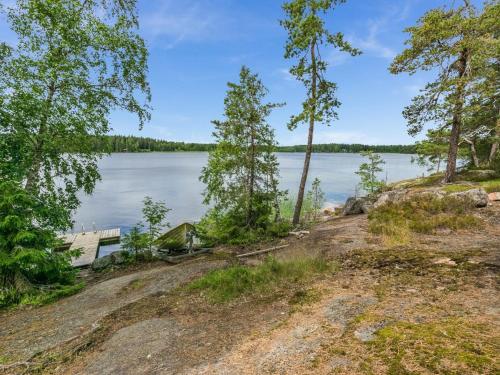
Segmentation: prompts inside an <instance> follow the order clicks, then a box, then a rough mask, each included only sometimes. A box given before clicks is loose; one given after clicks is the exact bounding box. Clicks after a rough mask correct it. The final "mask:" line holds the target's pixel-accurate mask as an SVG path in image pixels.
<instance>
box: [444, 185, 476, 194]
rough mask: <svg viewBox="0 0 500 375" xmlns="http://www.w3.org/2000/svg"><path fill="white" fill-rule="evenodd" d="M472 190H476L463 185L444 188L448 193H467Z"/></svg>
mask: <svg viewBox="0 0 500 375" xmlns="http://www.w3.org/2000/svg"><path fill="white" fill-rule="evenodd" d="M471 189H474V186H471V185H463V184H452V185H445V186H443V187H442V190H443V191H445V192H447V193H461V192H462V191H467V190H471Z"/></svg>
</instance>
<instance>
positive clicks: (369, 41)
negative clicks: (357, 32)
mask: <svg viewBox="0 0 500 375" xmlns="http://www.w3.org/2000/svg"><path fill="white" fill-rule="evenodd" d="M385 23H386V21H385V20H377V21H371V22H370V24H369V26H368V35H367V36H366V37H365V38H359V37H351V38H350V39H351V43H352V44H353V45H354V46H355V47H356V48H359V49H361V50H362V51H363V52H370V53H373V54H374V55H375V56H377V57H382V58H384V59H388V60H392V59H393V58H394V57H395V56H396V52H395V51H394V50H393V49H392V48H390V47H388V46H385V45H384V44H383V43H382V42H381V41H380V39H379V35H380V33H381V31H382V28H383V27H384V26H385Z"/></svg>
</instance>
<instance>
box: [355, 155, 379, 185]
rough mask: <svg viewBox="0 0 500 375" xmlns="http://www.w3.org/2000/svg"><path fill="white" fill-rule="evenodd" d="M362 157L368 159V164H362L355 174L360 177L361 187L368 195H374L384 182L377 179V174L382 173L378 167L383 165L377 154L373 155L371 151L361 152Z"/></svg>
mask: <svg viewBox="0 0 500 375" xmlns="http://www.w3.org/2000/svg"><path fill="white" fill-rule="evenodd" d="M361 155H362V156H365V157H368V163H362V164H361V165H360V166H359V170H358V171H357V172H355V173H356V174H357V175H359V176H361V183H360V185H361V187H362V188H363V190H364V191H366V192H367V193H369V194H373V193H376V192H377V191H378V190H380V188H381V187H382V186H384V181H381V180H378V179H377V173H380V172H382V171H383V169H382V168H380V165H382V164H385V161H384V160H382V158H381V156H380V155H379V154H374V153H373V151H363V152H361Z"/></svg>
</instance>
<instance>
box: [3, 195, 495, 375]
mask: <svg viewBox="0 0 500 375" xmlns="http://www.w3.org/2000/svg"><path fill="white" fill-rule="evenodd" d="M477 214H478V215H480V216H481V217H483V219H484V220H485V222H486V225H485V228H483V229H481V230H480V231H460V232H458V233H445V232H443V233H439V234H438V235H426V236H420V237H418V238H415V239H414V240H413V242H412V243H410V244H409V245H406V246H405V247H403V248H394V249H389V250H388V249H387V245H386V244H384V243H383V241H382V240H381V239H380V238H377V237H374V236H371V235H369V234H368V232H367V218H366V216H365V215H359V216H352V217H344V218H337V219H333V220H330V221H328V222H325V223H323V224H320V225H318V226H316V227H315V228H313V229H312V230H311V233H310V234H309V235H307V236H305V237H304V238H301V239H297V238H288V239H285V240H283V242H286V243H289V244H290V246H289V247H288V248H286V249H283V250H279V251H278V252H276V254H275V255H276V256H277V257H278V258H283V259H289V258H292V257H295V256H304V255H322V256H324V257H326V258H329V259H332V260H333V261H335V262H338V264H339V265H340V267H339V269H338V271H336V272H332V273H328V274H326V275H323V276H321V277H318V278H316V279H314V280H311V281H309V282H308V283H305V284H301V285H298V286H297V288H296V289H291V290H282V291H279V292H277V293H275V294H273V295H272V297H269V296H251V297H247V298H241V299H239V300H237V301H234V302H231V303H227V304H222V305H213V304H210V303H208V302H207V301H206V299H205V298H204V297H203V296H201V295H198V294H195V293H188V292H186V291H180V292H179V290H178V289H175V288H176V287H177V286H179V285H183V284H185V283H186V282H187V281H189V280H191V279H193V278H194V277H196V276H198V275H201V274H203V273H205V272H207V271H208V270H210V269H214V268H218V267H222V266H224V265H226V264H227V261H225V260H222V259H221V257H217V256H207V257H204V258H200V259H197V260H195V261H190V262H186V263H182V264H179V265H177V266H160V267H158V268H153V269H149V270H144V271H137V272H134V273H132V274H129V275H124V276H120V277H116V278H112V279H109V280H105V281H102V282H97V283H95V284H93V285H91V286H90V287H88V288H86V289H85V290H84V291H82V292H81V293H79V294H77V295H75V296H72V297H69V298H66V299H63V300H61V301H59V302H57V303H54V304H51V305H48V306H44V307H41V308H36V309H26V310H18V311H14V312H9V313H3V315H0V321H1V327H0V356H1V357H2V358H4V363H5V362H6V363H7V364H12V363H15V362H18V364H17V365H16V366H11V367H4V368H3V373H6V374H18V373H47V374H96V375H97V374H99V375H101V374H192V375H194V374H329V373H342V374H360V373H374V374H378V373H380V374H383V373H388V372H389V370H390V368H389V367H388V366H389V365H388V362H387V361H384V360H383V358H385V357H384V356H385V354H384V352H377V350H382V349H380V348H379V347H377V346H374V345H373V344H370V343H371V342H373V340H374V335H376V332H377V331H379V330H380V329H382V328H383V327H386V326H389V325H391V324H394V323H397V322H401V321H403V322H408V323H416V324H427V323H429V322H434V321H440V320H443V321H448V320H447V319H469V320H470V319H473V320H474V321H477V322H482V323H484V326H485V327H489V329H487V330H486V332H485V333H484V334H485V335H486V336H485V338H484V340H483V341H484V343H485V345H488V343H489V342H490V341H494V340H499V339H500V336H499V335H498V327H499V325H498V324H499V321H498V316H499V314H498V313H499V303H498V302H499V300H498V267H499V266H500V205H498V204H496V205H495V206H490V207H488V208H485V209H482V210H478V211H477ZM394 254H396V256H393V255H394ZM420 254H421V255H420ZM247 262H248V263H255V262H256V259H255V258H250V259H248V260H247ZM298 291H300V292H301V293H302V294H300V295H307V296H312V297H311V298H310V299H305V301H304V302H303V303H296V302H293V301H294V297H295V296H297V292H298ZM486 349H487V348H486ZM486 349H485V350H486ZM497 349H498V347H497ZM384 350H386V349H384ZM408 353H409V354H408V355H407V357H408V358H406V357H405V356H404V355H403V357H402V359H401V361H402V363H404V364H405V366H406V368H407V369H412V371H414V372H413V373H422V374H430V373H446V372H444V370H443V372H440V371H438V370H439V368H438V370H436V371H434V372H433V371H429V368H426V367H425V366H423V365H422V364H421V363H420V362H418V361H417V359H418V358H417V359H415V358H414V356H412V355H411V351H409V352H408ZM5 358H6V359H7V361H6V360H5ZM450 366H451V365H450ZM488 366H489V367H487V369H488V370H487V371H489V372H486V371H485V370H484V368H486V367H483V368H482V370H478V371H477V372H469V373H477V374H480V373H498V372H496V371H494V372H492V371H491V369H494V368H495V365H488ZM450 368H452V367H450ZM448 369H449V368H448ZM496 369H497V370H500V368H498V367H496ZM1 372H2V371H0V373H1ZM392 373H403V372H398V371H396V372H392ZM448 373H457V374H459V373H467V372H460V368H458V369H457V371H456V372H448Z"/></svg>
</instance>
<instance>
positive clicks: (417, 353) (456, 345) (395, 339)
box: [368, 318, 500, 375]
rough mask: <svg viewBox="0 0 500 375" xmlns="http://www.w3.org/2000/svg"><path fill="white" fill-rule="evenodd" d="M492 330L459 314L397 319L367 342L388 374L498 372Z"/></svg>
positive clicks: (494, 335)
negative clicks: (419, 319)
mask: <svg viewBox="0 0 500 375" xmlns="http://www.w3.org/2000/svg"><path fill="white" fill-rule="evenodd" d="M495 332H497V331H496V330H495V327H492V326H491V325H488V324H481V323H475V322H472V321H470V320H466V319H461V318H448V319H444V320H440V321H435V322H432V323H425V324H414V323H407V322H398V323H396V324H394V325H391V326H388V327H385V328H383V329H381V330H380V331H379V332H378V333H377V334H376V339H375V340H374V341H373V342H371V343H369V344H368V345H369V347H370V349H371V350H373V352H374V354H375V356H377V357H379V358H381V359H382V360H383V362H384V364H385V365H386V366H387V373H388V374H398V375H402V374H418V373H427V372H430V373H433V374H457V375H459V374H497V373H498V371H499V370H500V368H499V367H497V365H496V364H495V358H496V356H497V355H498V343H499V340H500V337H499V336H498V334H496V333H495Z"/></svg>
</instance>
